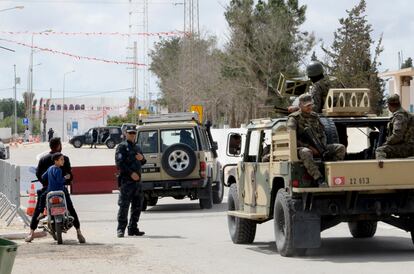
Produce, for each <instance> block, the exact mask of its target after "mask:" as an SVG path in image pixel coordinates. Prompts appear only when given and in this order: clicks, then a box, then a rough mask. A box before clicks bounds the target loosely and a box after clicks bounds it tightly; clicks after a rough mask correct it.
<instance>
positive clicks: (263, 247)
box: [247, 242, 277, 255]
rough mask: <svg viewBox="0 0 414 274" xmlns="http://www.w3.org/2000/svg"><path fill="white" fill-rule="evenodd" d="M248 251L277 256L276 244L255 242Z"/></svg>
mask: <svg viewBox="0 0 414 274" xmlns="http://www.w3.org/2000/svg"><path fill="white" fill-rule="evenodd" d="M247 249H249V250H252V251H256V252H259V253H262V254H266V255H275V254H277V249H276V244H275V243H274V242H255V243H252V244H251V245H250V246H249V248H247Z"/></svg>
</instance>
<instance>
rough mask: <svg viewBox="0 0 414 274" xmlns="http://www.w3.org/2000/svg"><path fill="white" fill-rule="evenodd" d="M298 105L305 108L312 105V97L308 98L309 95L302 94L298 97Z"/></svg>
mask: <svg viewBox="0 0 414 274" xmlns="http://www.w3.org/2000/svg"><path fill="white" fill-rule="evenodd" d="M299 105H302V106H305V107H306V106H309V105H313V100H312V96H310V95H309V94H302V95H301V96H299Z"/></svg>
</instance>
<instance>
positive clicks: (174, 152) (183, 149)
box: [161, 144, 197, 178]
mask: <svg viewBox="0 0 414 274" xmlns="http://www.w3.org/2000/svg"><path fill="white" fill-rule="evenodd" d="M196 163H197V158H196V155H195V152H194V150H192V148H191V147H189V146H188V145H185V144H174V145H171V146H169V147H168V148H167V149H166V150H165V151H164V153H163V155H162V158H161V165H162V168H163V169H164V170H165V172H166V173H167V174H168V175H170V176H171V177H174V178H183V177H186V176H188V175H190V174H191V172H193V170H194V168H195V166H196Z"/></svg>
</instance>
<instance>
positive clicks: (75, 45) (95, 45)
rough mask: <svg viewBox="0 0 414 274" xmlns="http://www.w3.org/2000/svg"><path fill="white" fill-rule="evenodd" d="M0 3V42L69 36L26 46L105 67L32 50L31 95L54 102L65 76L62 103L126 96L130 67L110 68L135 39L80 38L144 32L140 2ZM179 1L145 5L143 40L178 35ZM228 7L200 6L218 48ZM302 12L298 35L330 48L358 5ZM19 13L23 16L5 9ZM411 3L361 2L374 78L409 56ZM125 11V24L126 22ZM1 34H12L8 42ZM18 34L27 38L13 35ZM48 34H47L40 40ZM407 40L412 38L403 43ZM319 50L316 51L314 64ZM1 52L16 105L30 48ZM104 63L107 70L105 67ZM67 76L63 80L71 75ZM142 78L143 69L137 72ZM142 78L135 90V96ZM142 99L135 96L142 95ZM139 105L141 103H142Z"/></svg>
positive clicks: (321, 1) (5, 89) (348, 1)
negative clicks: (376, 63) (375, 52)
mask: <svg viewBox="0 0 414 274" xmlns="http://www.w3.org/2000/svg"><path fill="white" fill-rule="evenodd" d="M128 2H129V1H128V0H20V1H19V0H0V39H6V40H9V41H15V42H19V43H23V44H26V45H30V44H31V38H32V33H33V32H42V31H45V30H52V31H54V32H57V33H61V32H70V33H77V34H76V35H60V34H52V33H50V34H49V35H33V45H35V46H38V47H40V48H45V49H51V50H54V51H59V52H62V53H69V54H72V55H74V56H82V57H86V58H98V59H104V60H106V61H107V62H101V61H96V60H87V59H78V58H74V57H70V56H67V55H62V54H54V53H51V52H45V51H39V50H35V51H34V54H33V65H34V67H33V90H34V93H35V96H36V98H37V99H40V98H41V97H43V98H49V96H50V91H49V90H50V89H52V98H61V97H62V90H63V79H64V75H66V76H65V97H66V98H68V97H73V98H82V97H85V98H86V97H91V96H92V97H100V96H105V97H117V98H121V97H123V98H127V97H128V96H131V88H132V82H133V80H132V79H133V76H132V70H131V66H130V65H127V64H116V63H115V62H116V61H120V62H130V61H132V59H131V57H132V54H133V52H132V50H131V49H130V48H129V46H128V43H131V41H133V40H134V39H138V43H139V53H138V55H139V56H140V58H139V59H138V62H139V63H142V62H143V60H142V58H141V56H142V52H143V51H142V50H141V47H142V46H141V45H142V40H143V39H142V37H143V36H134V37H131V38H130V39H128V37H127V36H121V35H109V34H108V35H100V36H98V35H89V36H86V35H83V34H82V33H85V32H104V33H112V32H119V33H128V31H129V28H128V25H129V24H130V23H129V21H130V18H132V24H133V25H134V27H133V28H132V32H133V33H137V32H143V31H144V30H143V28H142V22H143V20H142V15H143V13H142V8H143V6H142V5H141V4H140V3H142V2H143V1H142V0H132V2H134V3H135V4H134V5H132V8H131V5H129V4H128ZM182 2H183V0H148V3H149V5H148V32H149V33H156V32H176V31H182V30H183V24H184V8H183V7H184V6H183V5H182ZM229 2H230V0H199V6H200V11H199V12H200V15H199V21H200V28H201V30H202V32H203V33H208V34H210V35H215V36H217V38H218V44H219V46H220V47H223V46H224V45H225V43H226V41H227V37H228V26H227V24H226V21H225V18H224V11H225V7H226V6H227V5H228V4H229ZM299 2H300V4H305V5H307V13H306V18H307V19H306V22H305V23H304V24H303V26H302V30H306V31H309V32H313V33H314V34H315V36H316V37H317V38H318V40H321V41H323V43H324V44H325V45H330V44H331V43H332V40H333V33H334V31H335V30H336V29H337V28H338V27H339V22H338V19H339V18H341V17H345V16H346V10H347V9H351V8H352V7H353V6H354V5H356V4H357V3H358V2H359V0H335V1H332V0H299ZM15 6H24V8H23V9H11V10H4V9H8V8H12V7H15ZM413 7H414V3H413V2H412V1H410V0H394V1H387V0H367V12H366V13H367V18H368V22H369V23H370V24H372V27H373V29H374V31H373V33H372V37H373V39H374V40H378V39H379V37H380V35H381V33H382V34H383V47H384V52H383V53H382V55H381V57H380V61H381V62H382V66H381V67H380V71H385V70H395V69H397V67H398V52H399V51H402V52H403V56H404V59H405V58H407V57H409V56H410V55H411V54H412V52H411V48H412V44H413V41H412V39H413V38H412V36H411V35H410V34H412V33H414V20H412V19H411V18H412V14H411V11H412V10H413ZM130 10H131V11H132V16H131V17H130V16H129V12H130ZM6 32H14V33H13V34H8V33H6ZM18 32H27V33H23V34H19V33H18ZM46 34H48V33H46ZM410 36H411V37H410ZM157 41H160V37H159V36H151V37H150V38H149V47H150V48H151V47H152V45H153V44H154V43H155V42H157ZM321 43H322V42H319V43H318V44H317V45H316V46H315V49H314V50H315V51H316V53H317V54H318V57H322V56H321V50H320V45H321ZM0 46H2V47H7V48H9V49H12V50H14V51H15V52H11V51H8V50H4V49H0V60H1V61H0V98H11V97H13V85H14V69H13V65H16V71H17V76H18V77H20V79H21V84H19V85H17V89H18V90H17V94H18V100H21V98H22V97H21V94H22V93H23V92H24V91H25V90H26V89H27V86H28V68H29V61H30V52H31V50H30V46H29V47H28V46H22V45H19V44H16V43H14V42H7V41H4V40H0ZM108 61H109V62H108ZM73 70H74V71H75V72H73V73H69V72H71V71H73ZM140 74H143V69H141V70H140ZM150 78H151V81H150V85H149V90H150V92H151V93H152V96H153V97H152V98H154V97H156V96H157V93H159V90H158V88H157V85H156V81H157V79H156V77H155V76H154V75H151V77H150ZM142 82H143V81H142V76H140V78H139V90H142ZM141 97H142V95H141ZM141 99H142V98H141Z"/></svg>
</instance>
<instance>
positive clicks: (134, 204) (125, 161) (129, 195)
mask: <svg viewBox="0 0 414 274" xmlns="http://www.w3.org/2000/svg"><path fill="white" fill-rule="evenodd" d="M126 132H127V134H126V140H125V141H123V142H122V143H120V144H119V145H118V147H117V148H116V152H115V163H116V166H117V167H118V170H119V177H118V185H119V197H118V205H119V211H118V227H117V236H118V238H122V237H124V233H125V229H126V227H127V225H128V235H129V236H142V235H144V234H145V232H144V231H140V230H139V229H138V221H139V217H140V215H141V208H142V204H143V200H144V195H143V192H142V182H141V166H142V165H144V164H145V163H146V162H147V161H146V160H145V158H144V155H143V154H142V150H141V148H140V147H139V146H138V145H137V144H136V143H135V142H136V134H137V131H136V129H128V130H127V131H126ZM130 206H131V216H130V219H129V223H128V210H129V207H130Z"/></svg>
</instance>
